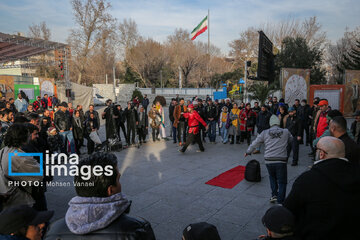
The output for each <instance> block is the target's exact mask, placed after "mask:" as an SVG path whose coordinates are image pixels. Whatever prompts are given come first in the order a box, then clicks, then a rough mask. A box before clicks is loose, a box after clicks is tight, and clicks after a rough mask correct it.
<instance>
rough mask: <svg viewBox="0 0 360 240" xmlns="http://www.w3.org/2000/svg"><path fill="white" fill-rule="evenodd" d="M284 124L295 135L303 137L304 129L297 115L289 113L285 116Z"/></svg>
mask: <svg viewBox="0 0 360 240" xmlns="http://www.w3.org/2000/svg"><path fill="white" fill-rule="evenodd" d="M284 126H285V127H286V128H287V129H288V130H289V131H290V133H291V135H292V136H293V137H302V135H303V131H302V126H301V121H300V119H299V118H298V117H297V116H295V115H294V116H293V117H291V116H290V115H287V116H285V117H284Z"/></svg>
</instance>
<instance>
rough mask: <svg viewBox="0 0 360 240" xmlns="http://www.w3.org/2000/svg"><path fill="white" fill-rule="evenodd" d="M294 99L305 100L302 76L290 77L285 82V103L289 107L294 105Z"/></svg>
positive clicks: (304, 83) (305, 88) (305, 90)
mask: <svg viewBox="0 0 360 240" xmlns="http://www.w3.org/2000/svg"><path fill="white" fill-rule="evenodd" d="M295 99H299V100H300V101H301V100H302V99H307V84H306V81H305V79H304V78H303V77H302V76H299V75H297V74H294V75H292V76H291V77H290V78H289V79H288V80H287V82H286V86H285V102H286V103H288V104H289V105H292V104H294V102H295Z"/></svg>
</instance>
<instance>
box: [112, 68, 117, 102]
mask: <svg viewBox="0 0 360 240" xmlns="http://www.w3.org/2000/svg"><path fill="white" fill-rule="evenodd" d="M113 78H114V80H113V87H114V96H115V102H117V96H116V78H115V65H114V66H113Z"/></svg>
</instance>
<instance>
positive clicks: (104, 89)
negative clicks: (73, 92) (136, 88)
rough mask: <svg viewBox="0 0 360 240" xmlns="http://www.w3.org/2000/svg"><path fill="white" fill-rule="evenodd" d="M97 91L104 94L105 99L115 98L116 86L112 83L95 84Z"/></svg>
mask: <svg viewBox="0 0 360 240" xmlns="http://www.w3.org/2000/svg"><path fill="white" fill-rule="evenodd" d="M93 88H96V89H95V92H96V93H98V94H99V95H101V96H103V97H104V98H105V99H112V100H114V99H115V95H114V86H113V85H112V84H93Z"/></svg>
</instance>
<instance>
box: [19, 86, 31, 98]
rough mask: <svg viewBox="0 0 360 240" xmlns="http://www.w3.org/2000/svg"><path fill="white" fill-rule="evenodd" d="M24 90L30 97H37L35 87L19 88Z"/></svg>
mask: <svg viewBox="0 0 360 240" xmlns="http://www.w3.org/2000/svg"><path fill="white" fill-rule="evenodd" d="M20 91H23V92H24V93H25V94H26V96H27V97H28V98H29V99H35V96H34V95H35V93H34V89H33V88H19V92H20Z"/></svg>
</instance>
